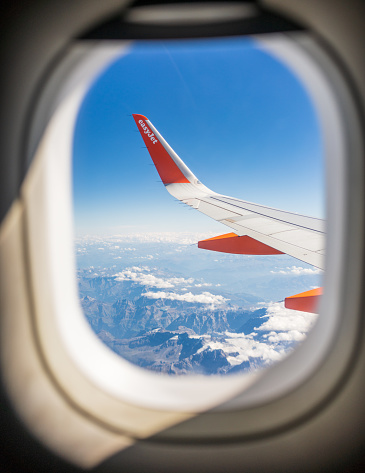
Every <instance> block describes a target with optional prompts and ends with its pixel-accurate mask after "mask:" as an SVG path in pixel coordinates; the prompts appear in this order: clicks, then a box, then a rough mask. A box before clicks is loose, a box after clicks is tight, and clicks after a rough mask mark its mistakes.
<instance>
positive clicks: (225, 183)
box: [73, 38, 324, 375]
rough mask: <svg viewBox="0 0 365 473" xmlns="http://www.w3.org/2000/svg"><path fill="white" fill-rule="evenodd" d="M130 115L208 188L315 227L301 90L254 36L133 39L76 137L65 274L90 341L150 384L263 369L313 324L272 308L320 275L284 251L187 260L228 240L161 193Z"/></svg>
mask: <svg viewBox="0 0 365 473" xmlns="http://www.w3.org/2000/svg"><path fill="white" fill-rule="evenodd" d="M132 114H142V115H144V116H146V117H147V118H148V119H149V120H150V121H151V123H152V124H153V125H154V126H155V127H156V128H157V130H158V131H159V132H160V134H161V135H162V136H163V137H164V139H165V140H166V141H167V142H168V143H169V145H170V146H171V147H172V148H173V149H174V151H175V152H176V153H177V154H178V155H179V156H180V157H181V159H182V160H183V161H184V162H185V163H186V165H187V166H188V167H189V168H190V169H191V171H192V172H193V173H194V174H195V175H196V176H197V177H198V179H199V181H200V182H202V183H203V184H204V185H206V186H207V187H209V188H210V189H212V190H213V191H215V192H218V193H220V194H223V195H226V196H232V197H235V198H238V199H243V200H245V201H249V202H254V203H258V204H261V205H266V206H269V207H274V208H278V209H283V210H286V211H289V212H293V213H298V214H302V215H310V216H314V217H317V218H322V219H323V218H324V178H323V149H322V141H321V136H320V130H319V124H318V119H317V116H316V112H315V109H314V107H313V104H312V103H311V101H310V98H309V96H308V94H307V92H306V90H305V89H304V87H303V85H302V84H301V82H300V80H299V78H298V77H296V76H295V75H294V74H293V72H292V71H290V70H289V69H288V68H287V67H286V66H285V65H283V64H282V63H281V62H280V61H279V60H277V59H276V58H275V57H273V56H272V55H270V54H269V53H267V52H266V51H265V50H264V49H263V48H262V47H261V46H260V44H259V43H257V42H255V41H254V40H252V39H247V38H225V39H209V40H199V41H197V40H194V41H193V40H190V41H171V42H160V41H154V42H135V43H133V44H132V45H131V46H130V49H129V51H128V53H127V54H126V55H124V56H123V57H122V58H120V59H119V60H117V61H115V62H114V63H113V64H112V65H111V66H110V67H109V68H108V69H107V70H106V71H104V72H103V74H102V75H101V76H100V77H99V78H98V80H97V81H95V83H94V84H93V86H92V87H91V88H90V90H89V92H88V94H87V95H86V97H85V99H84V101H83V104H82V106H81V108H80V111H79V115H78V119H77V123H76V128H75V136H74V149H73V156H74V159H73V176H74V178H73V185H74V218H75V229H76V238H75V250H76V258H77V268H78V269H77V272H78V274H77V277H78V284H79V295H80V302H81V306H82V308H83V311H84V314H85V317H86V318H87V320H88V321H89V323H90V325H91V327H92V328H93V330H94V331H95V333H96V334H97V336H98V337H99V338H100V339H101V340H102V341H103V342H104V343H105V344H106V345H108V346H109V347H110V349H111V350H113V351H114V352H116V353H117V354H119V355H121V356H123V357H124V358H126V359H127V360H129V361H131V362H132V363H135V364H136V365H138V366H141V367H144V368H146V369H149V370H152V371H155V372H159V373H168V374H172V375H186V374H193V373H199V374H206V375H211V374H230V373H240V372H242V373H243V372H247V371H253V370H256V369H258V368H262V367H267V366H270V365H271V364H272V363H274V362H276V361H278V360H280V359H282V358H283V356H285V355H286V354H288V353H290V351H291V350H292V349H293V348H294V347H295V346H296V345H297V344H298V343H300V342H302V341H303V340H304V339H305V336H306V334H307V332H308V331H309V329H310V328H311V327H312V326H313V324H314V323H315V321H316V318H317V315H316V314H314V313H308V312H299V311H295V310H290V309H286V308H285V307H284V299H285V297H288V296H292V295H294V294H297V293H301V292H303V291H307V290H310V289H313V288H316V287H318V286H320V284H321V270H320V269H318V268H317V267H314V266H311V265H309V264H306V263H304V262H301V261H299V260H297V259H295V258H293V257H291V256H288V255H286V254H281V255H272V256H262V255H260V256H256V255H242V254H227V253H221V252H214V251H206V250H202V249H199V248H198V247H197V242H198V241H199V240H203V239H207V238H210V237H214V236H217V235H221V234H224V233H228V232H231V231H233V230H232V229H230V228H228V227H227V226H225V225H223V224H222V223H220V222H217V221H216V220H214V219H211V218H209V217H208V216H206V215H203V214H202V213H200V212H198V211H196V210H194V209H193V208H191V207H189V206H187V205H185V204H183V203H181V202H179V201H178V200H176V199H174V198H173V197H172V196H171V195H170V194H169V193H168V192H167V191H166V188H165V186H164V185H163V183H162V182H161V179H160V178H159V175H158V173H157V171H156V169H155V166H154V165H153V162H152V160H151V158H150V155H149V152H148V149H146V147H145V144H144V142H143V140H142V138H141V135H140V133H139V131H138V129H137V127H136V124H135V121H134V119H133V116H132Z"/></svg>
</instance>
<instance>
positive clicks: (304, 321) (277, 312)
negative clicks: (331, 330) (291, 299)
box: [255, 302, 318, 333]
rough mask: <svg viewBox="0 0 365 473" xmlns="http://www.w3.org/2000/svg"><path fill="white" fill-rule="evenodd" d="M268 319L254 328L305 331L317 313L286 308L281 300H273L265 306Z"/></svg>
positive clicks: (312, 322)
mask: <svg viewBox="0 0 365 473" xmlns="http://www.w3.org/2000/svg"><path fill="white" fill-rule="evenodd" d="M267 316H268V317H269V319H268V320H267V321H266V322H264V323H263V324H262V325H260V326H259V327H257V328H255V330H256V329H257V330H261V331H262V330H265V331H266V330H268V331H274V332H289V331H291V330H296V331H299V332H301V333H306V332H308V330H309V329H310V328H311V327H312V326H313V324H314V323H315V321H316V320H317V317H318V316H317V314H312V313H309V312H301V311H297V310H291V309H286V308H285V307H284V303H283V302H273V303H271V304H269V306H268V308H267Z"/></svg>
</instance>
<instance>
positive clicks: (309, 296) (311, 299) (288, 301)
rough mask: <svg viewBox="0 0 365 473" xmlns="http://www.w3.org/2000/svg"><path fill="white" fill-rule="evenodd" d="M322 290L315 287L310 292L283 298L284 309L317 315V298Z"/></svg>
mask: <svg viewBox="0 0 365 473" xmlns="http://www.w3.org/2000/svg"><path fill="white" fill-rule="evenodd" d="M322 292H323V290H322V288H321V287H317V288H316V289H312V290H310V291H306V292H301V293H300V294H296V295H295V296H290V297H286V298H285V307H286V308H287V309H293V310H301V311H302V312H312V313H313V314H316V313H317V309H318V303H319V298H320V296H321V295H322Z"/></svg>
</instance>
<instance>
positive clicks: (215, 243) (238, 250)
mask: <svg viewBox="0 0 365 473" xmlns="http://www.w3.org/2000/svg"><path fill="white" fill-rule="evenodd" d="M198 248H203V249H204V250H212V251H220V252H222V253H233V254H235V255H282V254H283V253H282V252H281V251H278V250H276V249H275V248H272V247H271V246H268V245H265V244H264V243H261V242H260V241H257V240H255V239H254V238H251V237H249V236H247V235H244V236H238V235H236V234H235V233H226V234H224V235H219V236H216V237H213V238H208V239H207V240H201V241H199V242H198Z"/></svg>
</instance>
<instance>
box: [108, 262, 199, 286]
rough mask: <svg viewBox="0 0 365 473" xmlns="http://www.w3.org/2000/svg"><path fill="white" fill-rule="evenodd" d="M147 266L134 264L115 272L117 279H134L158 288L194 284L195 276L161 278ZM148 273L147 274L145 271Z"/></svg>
mask: <svg viewBox="0 0 365 473" xmlns="http://www.w3.org/2000/svg"><path fill="white" fill-rule="evenodd" d="M150 271H151V270H150V269H149V268H148V267H146V266H142V267H139V266H132V267H131V268H127V269H125V270H123V271H121V272H120V273H117V274H114V277H115V279H116V281H133V282H135V283H138V284H141V285H142V286H149V287H156V288H158V289H167V288H172V287H175V286H180V285H186V284H192V283H193V282H194V279H193V278H188V279H186V278H161V277H158V276H154V275H153V274H151V273H150ZM146 272H147V273H148V274H145V273H146Z"/></svg>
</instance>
